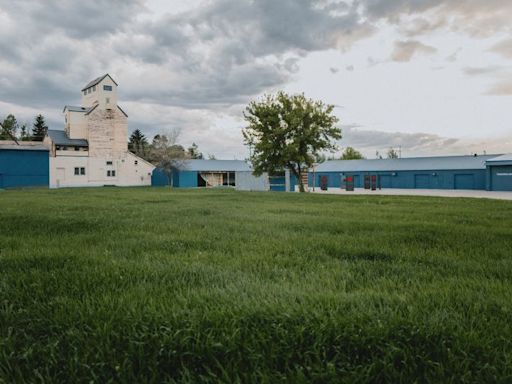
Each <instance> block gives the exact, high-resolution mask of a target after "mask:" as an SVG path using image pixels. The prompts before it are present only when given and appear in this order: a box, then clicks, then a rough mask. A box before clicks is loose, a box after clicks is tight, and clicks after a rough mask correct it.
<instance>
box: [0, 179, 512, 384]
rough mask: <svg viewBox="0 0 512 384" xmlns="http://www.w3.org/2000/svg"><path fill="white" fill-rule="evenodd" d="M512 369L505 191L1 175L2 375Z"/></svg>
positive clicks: (497, 373) (308, 376) (166, 376)
mask: <svg viewBox="0 0 512 384" xmlns="http://www.w3.org/2000/svg"><path fill="white" fill-rule="evenodd" d="M23 381H30V382H63V383H71V382H91V381H92V382H98V383H105V382H109V381H112V382H132V383H135V382H137V383H141V382H163V381H168V382H173V381H178V382H258V383H275V382H293V383H300V382H316V383H328V382H333V383H340V382H393V383H398V382H404V383H410V382H415V381H416V382H479V383H481V382H503V383H506V382H512V202H506V201H491V200H480V199H448V198H424V197H384V196H320V195H300V194H285V193H241V192H234V191H228V190H208V191H187V190H181V191H171V190H169V189H167V188H153V189H150V188H148V189H115V188H106V189H68V190H52V191H49V190H24V191H3V192H2V191H0V382H6V383H11V382H23Z"/></svg>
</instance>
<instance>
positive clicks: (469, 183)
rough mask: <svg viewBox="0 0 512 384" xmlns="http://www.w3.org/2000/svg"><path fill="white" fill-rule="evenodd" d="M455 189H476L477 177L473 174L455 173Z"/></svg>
mask: <svg viewBox="0 0 512 384" xmlns="http://www.w3.org/2000/svg"><path fill="white" fill-rule="evenodd" d="M455 189H475V178H474V176H473V175H472V174H460V175H455Z"/></svg>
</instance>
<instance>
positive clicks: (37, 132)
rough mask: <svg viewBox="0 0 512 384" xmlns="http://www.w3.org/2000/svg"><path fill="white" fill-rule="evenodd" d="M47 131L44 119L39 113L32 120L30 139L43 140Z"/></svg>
mask: <svg viewBox="0 0 512 384" xmlns="http://www.w3.org/2000/svg"><path fill="white" fill-rule="evenodd" d="M47 132H48V126H47V125H46V122H45V120H44V116H43V115H41V114H39V115H37V116H36V118H35V120H34V126H33V127H32V140H34V141H43V139H44V137H45V136H46V133H47Z"/></svg>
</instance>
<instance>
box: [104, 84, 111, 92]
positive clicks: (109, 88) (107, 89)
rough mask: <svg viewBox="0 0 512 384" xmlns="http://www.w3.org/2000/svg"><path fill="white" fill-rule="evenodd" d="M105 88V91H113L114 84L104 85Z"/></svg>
mask: <svg viewBox="0 0 512 384" xmlns="http://www.w3.org/2000/svg"><path fill="white" fill-rule="evenodd" d="M103 90H104V91H111V90H112V86H111V85H104V86H103Z"/></svg>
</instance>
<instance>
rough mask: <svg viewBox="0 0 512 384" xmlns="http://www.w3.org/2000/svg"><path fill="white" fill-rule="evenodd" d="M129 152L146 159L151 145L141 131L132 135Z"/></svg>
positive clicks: (137, 130)
mask: <svg viewBox="0 0 512 384" xmlns="http://www.w3.org/2000/svg"><path fill="white" fill-rule="evenodd" d="M128 150H129V151H130V152H132V153H134V154H136V155H137V156H139V157H141V158H143V159H146V157H147V155H148V152H149V144H148V140H147V139H146V136H144V134H143V133H142V132H141V130H140V129H136V130H135V131H133V133H132V134H131V135H130V139H129V141H128Z"/></svg>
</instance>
